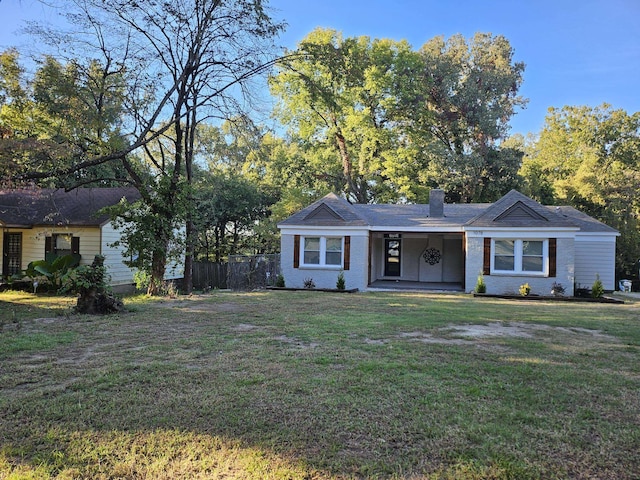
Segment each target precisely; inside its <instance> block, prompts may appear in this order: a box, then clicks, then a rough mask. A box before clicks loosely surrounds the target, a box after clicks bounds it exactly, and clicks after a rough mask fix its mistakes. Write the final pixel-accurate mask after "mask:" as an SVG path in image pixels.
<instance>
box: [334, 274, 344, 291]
mask: <svg viewBox="0 0 640 480" xmlns="http://www.w3.org/2000/svg"><path fill="white" fill-rule="evenodd" d="M336 288H337V289H338V290H344V289H345V288H346V282H345V279H344V272H343V271H342V270H340V273H339V274H338V280H337V281H336Z"/></svg>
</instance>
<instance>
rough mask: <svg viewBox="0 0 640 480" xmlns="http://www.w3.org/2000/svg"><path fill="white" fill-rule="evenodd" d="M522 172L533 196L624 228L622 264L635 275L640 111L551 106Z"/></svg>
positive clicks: (639, 255) (639, 231)
mask: <svg viewBox="0 0 640 480" xmlns="http://www.w3.org/2000/svg"><path fill="white" fill-rule="evenodd" d="M521 174H522V176H523V177H524V179H525V188H526V191H527V193H528V194H529V195H531V196H533V197H534V198H537V199H539V200H540V201H543V202H545V203H551V204H553V203H556V204H558V203H561V204H568V205H572V206H574V207H576V208H578V209H579V210H581V211H583V212H585V213H587V214H589V215H591V216H593V217H595V218H597V219H599V220H601V221H602V222H604V223H606V224H607V225H610V226H612V227H614V228H616V229H617V230H619V231H620V234H621V236H620V238H619V239H618V241H617V256H616V267H617V270H618V273H619V274H624V275H625V276H627V277H628V276H630V275H631V274H632V273H633V272H635V269H636V268H637V262H638V259H640V196H638V189H639V188H640V112H636V113H634V114H631V115H630V114H628V113H626V112H625V111H624V110H616V109H613V108H612V107H611V106H610V105H607V104H603V105H600V106H598V107H588V106H565V107H563V108H551V109H549V114H548V115H547V118H546V121H545V126H544V128H543V129H542V132H541V133H540V136H539V139H538V140H537V141H536V142H535V143H534V144H533V145H531V146H530V148H529V153H528V154H527V155H526V157H525V158H524V161H523V164H522V169H521Z"/></svg>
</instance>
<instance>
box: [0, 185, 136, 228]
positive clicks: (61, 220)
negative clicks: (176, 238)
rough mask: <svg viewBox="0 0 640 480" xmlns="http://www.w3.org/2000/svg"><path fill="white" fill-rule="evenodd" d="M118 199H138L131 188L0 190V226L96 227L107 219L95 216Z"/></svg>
mask: <svg viewBox="0 0 640 480" xmlns="http://www.w3.org/2000/svg"><path fill="white" fill-rule="evenodd" d="M122 198H125V199H126V200H127V201H128V202H134V201H135V200H137V199H139V198H140V194H139V193H138V191H137V190H136V189H135V188H127V187H116V188H76V189H74V190H71V191H69V192H67V191H65V190H63V189H12V190H0V225H3V226H5V227H14V228H32V227H34V226H36V225H55V226H62V225H74V226H100V225H102V224H103V223H105V222H106V221H107V220H108V219H109V216H108V215H106V214H102V215H98V214H97V212H98V211H99V210H100V209H102V208H104V207H108V206H111V205H115V204H117V203H118V202H119V201H120V200H121V199H122Z"/></svg>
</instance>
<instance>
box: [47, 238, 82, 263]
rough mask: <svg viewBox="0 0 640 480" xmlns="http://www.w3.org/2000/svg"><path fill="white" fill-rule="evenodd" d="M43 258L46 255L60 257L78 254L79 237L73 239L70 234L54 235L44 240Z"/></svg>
mask: <svg viewBox="0 0 640 480" xmlns="http://www.w3.org/2000/svg"><path fill="white" fill-rule="evenodd" d="M44 253H45V258H46V256H47V255H54V256H55V257H62V256H64V255H72V254H78V253H80V237H74V236H73V235H72V234H70V233H54V234H53V235H51V236H50V237H46V238H45V245H44Z"/></svg>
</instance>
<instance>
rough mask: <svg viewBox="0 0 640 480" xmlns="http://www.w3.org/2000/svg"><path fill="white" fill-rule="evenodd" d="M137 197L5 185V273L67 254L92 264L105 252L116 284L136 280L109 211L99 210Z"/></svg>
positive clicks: (174, 271)
mask: <svg viewBox="0 0 640 480" xmlns="http://www.w3.org/2000/svg"><path fill="white" fill-rule="evenodd" d="M123 198H124V199H126V201H128V202H134V201H136V200H138V199H139V198H140V194H139V193H138V191H137V190H136V189H134V188H77V189H74V190H71V191H69V192H66V191H64V190H62V189H12V190H0V253H1V254H2V277H4V278H8V277H10V276H11V275H13V274H15V273H18V272H20V271H21V270H24V269H26V268H27V265H28V264H29V263H30V262H32V261H35V260H42V259H45V258H47V257H49V256H59V255H65V254H68V253H71V254H79V255H80V264H81V265H89V264H91V262H92V261H93V259H94V257H95V256H96V255H103V256H104V257H105V266H106V267H107V269H108V270H107V271H108V274H109V275H110V277H111V281H110V283H111V285H112V286H120V285H130V284H132V283H133V275H134V272H135V269H132V268H129V267H127V266H126V265H125V264H124V263H123V256H122V251H123V248H122V247H114V246H112V244H113V243H114V242H115V241H117V240H118V239H119V238H120V233H119V232H118V231H117V230H116V229H115V228H114V227H113V225H112V223H111V221H110V220H109V217H108V215H105V214H102V215H98V212H99V211H100V210H101V209H102V208H104V207H107V206H111V205H115V204H117V203H118V202H120V201H121V200H122V199H123ZM182 277H183V272H182V267H181V265H172V266H171V267H170V268H167V274H166V276H165V278H167V279H176V278H182Z"/></svg>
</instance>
